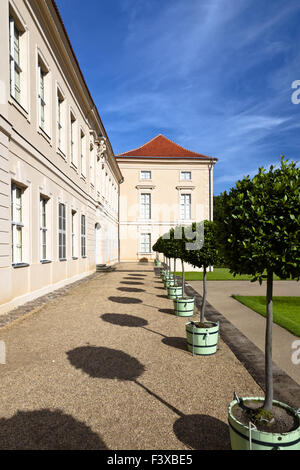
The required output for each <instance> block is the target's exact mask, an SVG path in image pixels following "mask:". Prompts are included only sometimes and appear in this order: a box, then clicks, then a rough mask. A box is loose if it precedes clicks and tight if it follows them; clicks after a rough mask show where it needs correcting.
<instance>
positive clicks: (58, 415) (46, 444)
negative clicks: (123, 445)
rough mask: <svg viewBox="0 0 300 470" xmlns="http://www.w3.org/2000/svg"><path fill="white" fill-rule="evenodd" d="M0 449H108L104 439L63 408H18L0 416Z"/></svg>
mask: <svg viewBox="0 0 300 470" xmlns="http://www.w3.org/2000/svg"><path fill="white" fill-rule="evenodd" d="M0 449H5V450H77V449H78V450H105V449H107V447H106V445H105V443H104V442H103V441H102V439H101V438H100V437H99V436H98V434H96V433H95V432H93V431H92V430H91V428H89V427H88V426H86V424H84V423H81V422H80V421H77V420H76V419H74V418H73V417H72V416H70V415H67V414H64V413H63V412H62V411H60V410H55V411H50V410H47V409H43V410H35V411H18V412H17V413H16V414H15V415H14V416H12V418H9V419H4V418H2V419H0Z"/></svg>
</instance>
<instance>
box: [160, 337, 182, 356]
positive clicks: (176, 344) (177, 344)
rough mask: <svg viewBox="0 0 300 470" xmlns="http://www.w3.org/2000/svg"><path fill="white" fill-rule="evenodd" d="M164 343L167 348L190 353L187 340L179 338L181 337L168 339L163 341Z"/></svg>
mask: <svg viewBox="0 0 300 470" xmlns="http://www.w3.org/2000/svg"><path fill="white" fill-rule="evenodd" d="M162 343H164V344H166V345H167V346H172V348H176V349H182V350H183V351H186V352H188V350H187V345H186V338H179V337H175V336H174V337H169V338H168V337H166V338H164V339H163V340H162Z"/></svg>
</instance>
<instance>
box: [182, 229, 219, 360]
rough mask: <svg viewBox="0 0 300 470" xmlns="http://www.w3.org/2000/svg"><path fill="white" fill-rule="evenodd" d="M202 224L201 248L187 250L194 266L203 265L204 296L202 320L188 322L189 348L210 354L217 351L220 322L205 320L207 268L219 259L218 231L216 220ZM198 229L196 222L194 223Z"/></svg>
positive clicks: (198, 352)
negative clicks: (216, 229)
mask: <svg viewBox="0 0 300 470" xmlns="http://www.w3.org/2000/svg"><path fill="white" fill-rule="evenodd" d="M201 224H202V230H200V231H199V233H201V234H203V240H198V242H199V248H196V249H194V250H189V251H187V256H186V259H187V260H188V262H189V263H190V264H192V265H193V266H194V267H198V268H201V267H203V296H202V306H201V312H200V321H198V322H188V323H187V324H186V334H187V345H188V350H189V351H190V352H192V353H193V354H198V355H201V356H210V355H212V354H215V353H216V351H217V345H218V337H219V322H208V321H206V320H205V306H206V297H207V269H208V267H209V266H213V265H214V264H215V263H217V261H218V251H217V246H216V231H215V225H214V222H212V221H208V220H205V221H204V222H202V223H201ZM192 229H193V231H194V232H195V231H196V224H193V227H192Z"/></svg>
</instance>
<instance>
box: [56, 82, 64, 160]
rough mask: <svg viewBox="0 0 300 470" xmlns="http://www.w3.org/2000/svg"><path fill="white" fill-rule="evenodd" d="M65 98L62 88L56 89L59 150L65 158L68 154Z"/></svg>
mask: <svg viewBox="0 0 300 470" xmlns="http://www.w3.org/2000/svg"><path fill="white" fill-rule="evenodd" d="M64 107H65V97H64V95H63V93H62V91H61V90H60V88H59V87H58V86H57V87H56V108H57V125H56V131H57V149H58V151H59V152H60V153H62V154H63V156H64V157H65V154H66V144H65V134H64V132H65V126H64V124H65V121H66V119H65V109H64Z"/></svg>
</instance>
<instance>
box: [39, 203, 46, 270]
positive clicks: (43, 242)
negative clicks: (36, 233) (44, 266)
mask: <svg viewBox="0 0 300 470" xmlns="http://www.w3.org/2000/svg"><path fill="white" fill-rule="evenodd" d="M47 203H48V198H46V197H45V196H42V195H40V261H47V260H48V257H47V255H48V228H47V219H48V217H47V216H48V211H47ZM44 215H45V224H44V223H43V216H44ZM44 237H45V239H44ZM44 250H45V252H44Z"/></svg>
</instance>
